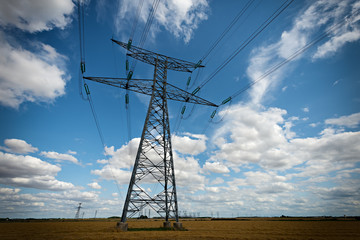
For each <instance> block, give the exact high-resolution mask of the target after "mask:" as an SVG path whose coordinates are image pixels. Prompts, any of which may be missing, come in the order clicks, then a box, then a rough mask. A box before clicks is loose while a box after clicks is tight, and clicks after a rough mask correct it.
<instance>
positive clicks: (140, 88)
mask: <svg viewBox="0 0 360 240" xmlns="http://www.w3.org/2000/svg"><path fill="white" fill-rule="evenodd" d="M84 78H85V79H87V80H90V81H94V82H98V83H103V84H107V85H110V86H113V87H118V88H123V89H128V90H130V91H134V92H138V93H142V94H145V95H149V96H151V94H152V91H153V88H155V89H158V90H159V91H161V87H162V84H159V85H158V86H153V84H154V80H152V79H132V80H131V81H130V82H128V80H127V79H126V78H112V77H84ZM156 85H157V84H156ZM166 98H167V99H170V100H175V101H179V102H188V103H195V104H200V105H207V106H213V107H217V105H216V104H214V103H212V102H209V101H207V100H205V99H203V98H201V97H198V96H196V95H193V94H191V93H189V92H186V91H184V90H182V89H180V88H178V87H176V86H174V85H172V84H169V83H166Z"/></svg>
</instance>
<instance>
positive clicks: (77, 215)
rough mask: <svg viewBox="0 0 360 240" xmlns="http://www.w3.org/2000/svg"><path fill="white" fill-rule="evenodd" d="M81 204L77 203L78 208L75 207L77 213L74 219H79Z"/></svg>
mask: <svg viewBox="0 0 360 240" xmlns="http://www.w3.org/2000/svg"><path fill="white" fill-rule="evenodd" d="M81 208H82V207H81V203H79V206H78V207H77V211H76V214H75V219H79V218H80V209H81Z"/></svg>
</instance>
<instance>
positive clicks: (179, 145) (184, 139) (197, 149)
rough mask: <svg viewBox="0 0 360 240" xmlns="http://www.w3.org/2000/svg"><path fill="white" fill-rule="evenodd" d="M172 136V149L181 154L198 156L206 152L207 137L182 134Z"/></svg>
mask: <svg viewBox="0 0 360 240" xmlns="http://www.w3.org/2000/svg"><path fill="white" fill-rule="evenodd" d="M184 135H185V136H178V135H173V136H172V139H171V140H172V143H173V149H174V150H176V151H178V152H179V153H182V154H191V155H198V154H200V153H202V152H204V151H205V150H206V140H207V137H206V136H205V135H203V134H190V133H184Z"/></svg>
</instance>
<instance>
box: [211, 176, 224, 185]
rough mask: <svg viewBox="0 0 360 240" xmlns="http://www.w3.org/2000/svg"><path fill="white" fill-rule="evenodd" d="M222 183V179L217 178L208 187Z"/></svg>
mask: <svg viewBox="0 0 360 240" xmlns="http://www.w3.org/2000/svg"><path fill="white" fill-rule="evenodd" d="M224 182H225V181H224V179H222V178H221V177H217V178H215V179H214V180H213V181H212V182H211V183H210V185H217V184H222V183H224Z"/></svg>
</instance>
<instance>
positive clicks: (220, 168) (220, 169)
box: [203, 162, 230, 173]
mask: <svg viewBox="0 0 360 240" xmlns="http://www.w3.org/2000/svg"><path fill="white" fill-rule="evenodd" d="M203 169H204V170H207V171H210V172H214V173H228V172H230V170H229V168H227V167H226V166H225V165H223V164H221V163H220V162H206V163H205V164H204V166H203Z"/></svg>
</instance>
